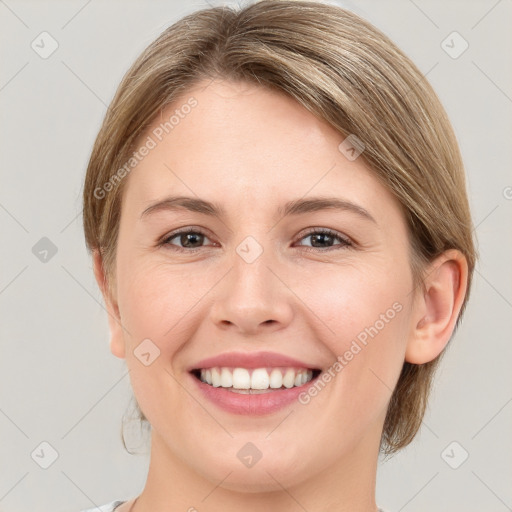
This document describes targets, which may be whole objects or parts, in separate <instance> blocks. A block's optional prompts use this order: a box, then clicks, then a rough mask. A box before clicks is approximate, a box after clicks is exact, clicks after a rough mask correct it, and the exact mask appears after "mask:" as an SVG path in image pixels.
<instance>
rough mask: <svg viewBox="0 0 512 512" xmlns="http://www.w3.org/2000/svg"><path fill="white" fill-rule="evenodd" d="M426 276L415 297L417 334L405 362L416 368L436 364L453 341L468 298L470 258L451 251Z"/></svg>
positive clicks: (412, 336) (409, 345) (409, 342)
mask: <svg viewBox="0 0 512 512" xmlns="http://www.w3.org/2000/svg"><path fill="white" fill-rule="evenodd" d="M425 275H426V277H425V279H424V290H423V289H422V290H421V291H420V292H419V293H418V295H417V297H415V305H414V308H413V331H412V333H411V336H410V338H409V341H408V343H407V348H406V351H405V360H406V361H407V362H409V363H413V364H423V363H427V362H429V361H432V360H433V359H435V358H436V357H437V356H438V355H439V354H440V353H441V352H442V351H443V349H444V348H445V347H446V345H447V344H448V342H449V341H450V338H451V336H452V334H453V331H454V329H455V325H456V322H457V317H458V315H459V312H460V309H461V307H462V304H463V302H464V297H465V296H466V290H467V280H468V265H467V261H466V258H465V256H464V255H463V254H462V253H461V252H460V251H458V250H455V249H450V250H448V251H446V252H444V253H443V254H441V255H440V256H438V257H437V258H436V259H435V260H434V261H433V262H432V263H431V264H430V265H429V268H428V269H427V271H426V273H425Z"/></svg>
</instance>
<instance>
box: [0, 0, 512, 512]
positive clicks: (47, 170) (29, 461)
mask: <svg viewBox="0 0 512 512" xmlns="http://www.w3.org/2000/svg"><path fill="white" fill-rule="evenodd" d="M331 3H337V2H331ZM210 4H211V5H221V2H216V1H214V0H211V2H210ZM340 5H345V6H348V7H349V8H350V7H352V8H353V9H354V10H355V12H356V13H358V14H360V15H362V16H363V17H365V18H366V19H368V20H369V21H370V22H372V23H373V24H375V25H376V26H377V27H379V28H380V29H381V30H382V31H384V32H385V33H386V34H387V35H388V36H389V37H391V39H392V40H394V41H395V42H396V43H397V44H398V46H399V47H401V48H402V49H403V50H404V51H405V52H406V53H407V54H408V55H409V56H410V57H411V58H412V60H413V61H414V62H415V63H416V64H417V66H418V67H419V68H420V70H421V71H422V72H423V73H424V74H425V75H426V76H427V78H428V80H429V81H430V82H431V83H432V85H433V86H434V88H435V90H436V91H437V93H438V95H439V96H440V98H441V101H442V102H443V104H444V106H445V108H446V110H447V112H448V115H449V116H450V119H451V121H452V123H453V126H454V129H455V132H456V134H457V137H458V140H459V142H460V147H461V150H462V153H463V157H464V161H465V165H466V169H467V174H468V189H469V194H470V200H471V207H472V212H473V217H474V222H475V225H476V232H477V237H478V241H479V251H480V260H479V262H478V265H477V269H476V272H475V279H474V288H473V291H472V297H471V301H470V303H469V306H468V309H467V312H466V315H465V318H464V321H463V324H462V326H461V328H460V329H459V331H458V332H457V334H456V336H455V337H454V338H453V340H452V342H451V345H450V348H449V349H448V353H447V354H446V357H445V359H444V362H443V364H442V366H441V369H440V371H439V373H438V375H437V381H436V386H435V389H434V392H433V394H432V397H431V400H430V406H429V410H428V412H427V414H426V416H425V421H424V423H423V427H422V429H421V432H420V433H419V435H418V437H417V438H416V440H415V441H414V442H413V444H412V445H410V446H409V447H408V448H407V449H405V450H404V451H403V452H401V453H400V454H398V455H396V456H395V457H393V458H392V459H390V460H389V461H386V462H384V461H383V463H382V464H381V466H380V469H379V473H378V483H377V501H378V503H379V504H380V505H381V506H383V507H385V508H387V509H388V510H389V511H390V512H399V511H404V512H409V511H411V512H412V511H415V512H427V511H434V510H435V511H436V512H443V511H450V512H452V511H465V512H473V511H474V512H482V511H485V512H494V511H495V512H502V511H503V512H504V511H506V510H512V487H511V485H510V482H512V467H511V466H512V439H511V434H510V433H511V432H512V429H511V424H512V403H511V402H512V385H511V384H512V372H511V371H510V366H511V362H512V357H511V355H512V343H511V336H510V332H511V318H512V315H511V308H512V286H511V282H512V280H511V274H512V265H511V262H512V258H511V256H512V243H511V237H510V232H511V230H510V227H511V217H512V188H511V187H512V174H511V171H510V169H511V163H512V158H511V152H512V151H511V147H512V144H511V141H512V128H511V126H512V125H511V122H510V121H511V113H512V59H511V51H510V50H511V48H512V32H511V31H510V24H511V22H512V2H511V1H510V0H500V1H496V0H473V1H447V0H442V1H427V0H415V1H412V0H396V1H382V0H380V1H378V0H360V1H359V0H355V1H354V2H352V3H344V4H341V3H340ZM204 7H207V4H206V3H202V2H201V1H199V0H194V1H191V2H183V1H178V0H167V1H153V2H142V1H122V2H121V1H113V0H89V1H84V0H81V1H74V0H73V1H67V2H62V1H59V2H42V1H22V0H17V1H15V0H5V1H0V40H1V44H0V52H1V67H0V106H1V123H0V129H1V136H0V141H1V151H0V162H1V166H0V170H1V188H0V223H1V226H2V244H1V245H0V251H1V266H0V311H1V355H0V380H1V382H0V433H1V435H0V511H3V512H20V511H28V510H30V511H31V512H43V511H50V510H51V511H55V512H72V511H79V510H82V509H84V508H89V507H93V506H95V505H101V504H104V503H107V502H109V501H111V500H114V499H127V498H130V497H133V496H135V495H136V494H138V493H139V492H140V491H141V490H142V488H143V485H144V482H145V477H146V470H147V463H148V459H147V457H146V456H144V455H129V454H128V453H126V451H125V450H124V448H123V445H122V443H121V438H120V426H121V419H122V416H123V414H124V413H125V411H126V410H127V408H128V406H129V404H130V398H131V390H130V386H129V379H128V377H127V370H126V367H125V363H124V361H123V360H120V359H117V358H116V357H114V356H113V355H112V354H111V353H110V350H109V345H108V343H109V333H108V325H107V315H106V313H105V311H104V305H103V301H102V298H101V295H100V292H99V290H98V288H97V286H96V283H95V281H94V276H93V273H92V269H91V260H90V258H89V256H88V254H87V252H86V249H85V244H84V239H83V232H82V226H81V221H82V217H81V192H82V183H83V178H84V174H85V169H86V165H87V161H88V157H89V154H90V150H91V147H92V144H93V141H94V138H95V136H96V133H97V131H98V129H99V126H100V123H101V121H102V118H103V116H104V113H105V111H106V106H107V105H108V103H109V102H110V100H111V98H112V96H113V94H114V91H115V89H116V88H117V85H118V83H119V81H120V80H121V77H122V75H123V74H124V72H125V71H126V70H127V68H128V67H129V65H130V64H131V63H132V62H133V60H134V59H135V58H136V57H137V55H138V54H139V53H140V52H141V51H142V50H143V49H144V48H145V47H146V46H147V45H148V44H149V43H150V42H151V41H152V40H153V39H155V38H156V37H157V35H158V34H159V33H160V32H161V31H163V30H164V29H165V28H166V27H167V26H169V25H171V24H172V23H174V22H175V21H177V20H178V19H179V18H180V17H182V16H183V15H185V14H187V13H189V12H192V11H194V10H197V9H199V8H204ZM43 32H46V33H47V34H42V33H43ZM453 32H456V33H457V34H453ZM41 41H43V42H41ZM466 45H467V48H466ZM462 50H464V51H462ZM52 51H53V53H51V52H52ZM48 53H51V54H50V55H48ZM136 441H137V437H136V436H135V437H134V441H133V443H132V446H135V445H136ZM41 443H43V444H41ZM54 459H55V460H54ZM45 465H48V467H47V468H46V469H45V468H44V467H42V466H45ZM199 510H200V508H199ZM297 510H300V508H299V507H298V508H297ZM308 512H319V511H316V510H315V511H313V510H309V511H308ZM322 512H323V511H322Z"/></svg>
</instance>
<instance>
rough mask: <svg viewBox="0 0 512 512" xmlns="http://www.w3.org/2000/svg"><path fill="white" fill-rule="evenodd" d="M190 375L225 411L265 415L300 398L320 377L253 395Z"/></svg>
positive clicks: (203, 391) (207, 395)
mask: <svg viewBox="0 0 512 512" xmlns="http://www.w3.org/2000/svg"><path fill="white" fill-rule="evenodd" d="M189 375H190V377H191V378H192V380H194V382H195V383H196V385H197V386H198V387H199V389H200V390H201V392H202V393H203V394H204V396H205V397H206V398H207V399H208V400H210V401H211V402H213V403H214V404H215V405H217V406H218V407H220V408H221V409H224V410H225V411H228V412H230V413H233V414H242V415H263V414H271V413H273V412H276V411H279V410H280V409H283V408H284V407H286V406H287V405H290V404H291V403H293V402H295V401H296V400H298V397H299V395H300V394H301V393H303V392H304V391H305V390H306V389H307V388H309V387H310V386H311V385H312V384H313V383H314V382H315V381H316V379H317V378H318V377H316V378H314V379H312V380H310V381H309V382H306V384H303V385H302V386H297V387H293V388H290V389H282V390H279V391H269V392H268V393H258V394H255V395H252V394H245V393H244V394H242V393H233V392H232V391H228V390H227V389H226V388H222V387H218V388H215V387H213V386H210V385H209V384H206V383H205V382H203V381H201V380H199V379H198V378H196V377H195V376H194V375H192V374H189Z"/></svg>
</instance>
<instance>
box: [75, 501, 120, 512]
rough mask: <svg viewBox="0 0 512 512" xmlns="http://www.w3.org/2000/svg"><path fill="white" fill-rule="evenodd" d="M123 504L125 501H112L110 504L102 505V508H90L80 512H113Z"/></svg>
mask: <svg viewBox="0 0 512 512" xmlns="http://www.w3.org/2000/svg"><path fill="white" fill-rule="evenodd" d="M122 503H124V501H120V500H116V501H111V502H110V503H107V504H105V505H102V506H101V507H94V508H88V509H87V510H81V511H80V512H98V511H100V512H113V511H114V510H115V509H116V508H117V507H119V505H121V504H122Z"/></svg>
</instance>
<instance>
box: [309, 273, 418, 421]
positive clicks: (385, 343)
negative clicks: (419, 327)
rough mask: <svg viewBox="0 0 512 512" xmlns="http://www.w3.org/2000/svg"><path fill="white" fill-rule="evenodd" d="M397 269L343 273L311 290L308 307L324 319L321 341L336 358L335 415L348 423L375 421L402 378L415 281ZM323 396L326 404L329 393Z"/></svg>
mask: <svg viewBox="0 0 512 512" xmlns="http://www.w3.org/2000/svg"><path fill="white" fill-rule="evenodd" d="M402 268H403V267H402ZM399 270H400V268H397V267H395V266H393V265H391V264H389V265H388V266H385V268H384V269H383V270H382V269H378V270H377V269H376V267H373V268H366V269H365V270H364V271H360V270H358V269H355V268H352V267H351V268H345V269H342V270H339V272H329V274H328V275H325V276H322V275H319V276H317V277H318V279H317V282H318V283H322V282H325V283H328V284H327V285H326V286H316V287H308V288H307V293H308V298H309V300H310V301H311V302H310V303H309V302H308V305H310V304H311V306H310V307H311V309H312V310H313V312H314V314H315V315H316V316H317V317H318V318H319V319H321V320H322V322H318V321H317V322H316V323H317V324H318V325H320V324H321V327H320V329H319V331H318V332H317V336H318V337H319V339H321V340H322V342H323V343H324V344H325V345H326V346H327V347H328V348H329V350H330V351H331V353H332V355H333V359H332V360H333V365H332V366H331V367H330V368H331V372H330V373H331V375H332V376H333V377H332V379H331V380H330V381H329V382H327V383H326V384H325V385H326V386H328V387H329V389H330V390H331V392H333V393H334V394H335V395H336V398H334V400H333V401H332V402H331V404H336V405H335V406H334V407H333V408H331V412H332V413H333V414H335V415H337V416H338V417H339V419H340V421H344V422H345V423H346V422H347V421H354V425H357V424H360V425H361V424H365V423H368V422H370V421H372V420H374V419H376V417H377V415H379V414H381V413H382V412H383V410H384V409H385V407H386V405H387V402H388V400H389V398H390V396H391V393H392V390H393V388H394V386H395V384H396V380H397V379H398V376H399V374H400V370H401V368H402V365H403V361H404V354H405V348H406V342H407V333H408V326H409V322H410V307H411V304H410V300H411V298H410V296H409V295H408V294H409V291H410V285H411V282H412V281H411V276H410V274H409V273H408V272H403V271H402V272H400V271H399ZM313 393H314V391H313ZM322 395H323V396H324V397H325V399H327V393H326V394H323V393H322ZM305 400H307V397H305ZM322 401H323V399H320V400H319V401H318V402H317V403H318V404H320V403H321V402H322ZM362 404H364V406H363V405H362ZM323 405H325V404H323ZM321 408H322V407H319V413H320V414H321V412H320V409H321ZM327 409H328V407H326V408H325V410H327ZM333 409H336V410H333Z"/></svg>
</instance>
